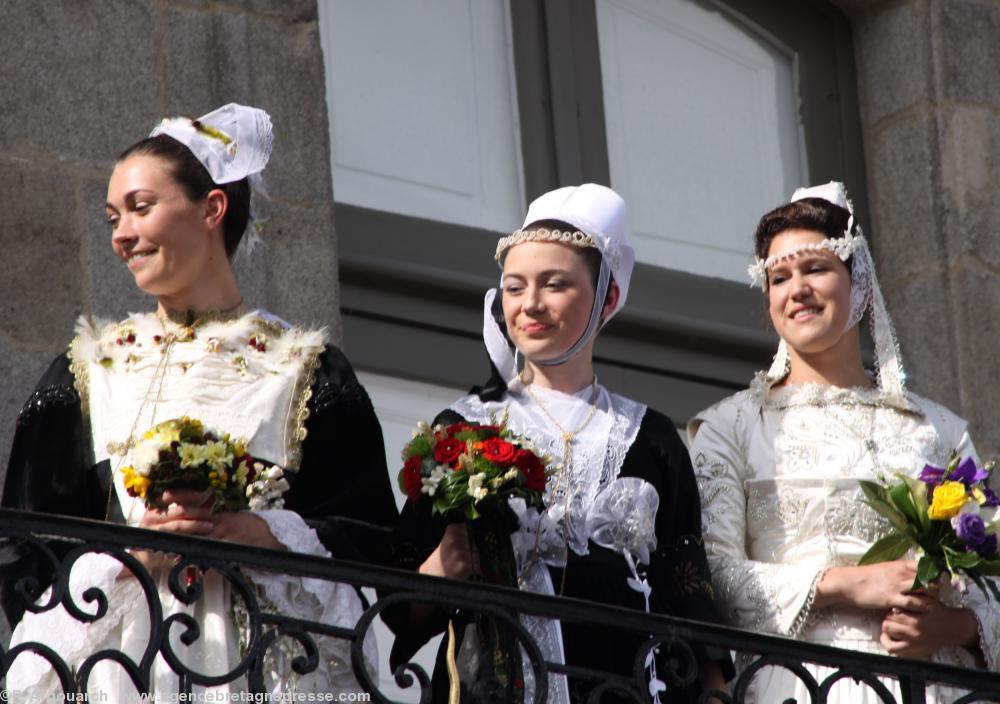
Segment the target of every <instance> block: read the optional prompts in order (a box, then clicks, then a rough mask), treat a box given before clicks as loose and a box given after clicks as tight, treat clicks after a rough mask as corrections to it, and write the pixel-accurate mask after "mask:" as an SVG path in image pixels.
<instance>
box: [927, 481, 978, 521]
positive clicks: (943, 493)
mask: <svg viewBox="0 0 1000 704" xmlns="http://www.w3.org/2000/svg"><path fill="white" fill-rule="evenodd" d="M967 499H968V495H967V493H966V488H965V484H963V483H962V482H942V483H941V484H940V485H939V486H938V487H937V488H936V489H935V490H934V500H933V501H932V502H931V505H930V508H928V509H927V516H928V518H930V519H931V520H932V521H947V520H948V519H949V518H951V517H952V516H955V515H957V514H958V512H959V510H960V509H961V508H962V506H964V505H965V502H966V500H967Z"/></svg>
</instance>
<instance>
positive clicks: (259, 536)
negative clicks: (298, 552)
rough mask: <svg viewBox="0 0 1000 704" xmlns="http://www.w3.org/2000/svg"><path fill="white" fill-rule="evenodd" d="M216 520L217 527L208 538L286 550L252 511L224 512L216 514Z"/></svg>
mask: <svg viewBox="0 0 1000 704" xmlns="http://www.w3.org/2000/svg"><path fill="white" fill-rule="evenodd" d="M214 520H215V527H214V528H213V529H212V530H211V531H210V532H209V533H207V534H206V535H205V537H206V538H215V539H216V540H228V541H229V542H231V543H242V544H243V545H256V546H257V547H259V548H268V549H270V550H284V549H285V546H284V545H282V544H281V543H279V542H278V540H277V539H276V538H275V537H274V535H272V534H271V529H270V528H269V527H268V525H267V522H266V521H265V520H264V519H263V518H261V517H260V516H257V515H255V514H254V513H252V512H251V511H223V512H222V513H219V514H216V515H215V517H214Z"/></svg>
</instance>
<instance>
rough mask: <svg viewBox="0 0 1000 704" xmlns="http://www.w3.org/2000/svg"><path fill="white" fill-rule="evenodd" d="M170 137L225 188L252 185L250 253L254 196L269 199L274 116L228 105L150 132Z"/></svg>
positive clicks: (162, 124) (176, 119)
mask: <svg viewBox="0 0 1000 704" xmlns="http://www.w3.org/2000/svg"><path fill="white" fill-rule="evenodd" d="M159 134H165V135H169V136H170V137H173V138H174V139H176V140H177V141H178V142H180V143H181V144H183V145H184V146H186V147H187V148H188V149H189V150H191V153H192V154H194V155H195V157H196V158H197V159H198V161H199V162H201V164H202V166H204V167H205V170H206V171H208V175H209V176H211V177H212V180H213V181H214V182H215V183H217V184H219V185H223V184H226V183H232V182H233V181H239V180H240V179H243V178H246V179H248V180H249V182H250V193H251V208H250V211H251V216H250V222H249V223H248V224H247V232H246V233H245V237H244V247H245V248H246V250H247V251H249V250H250V249H252V248H253V246H254V244H255V243H256V240H257V222H258V221H257V218H256V217H255V214H254V212H253V211H254V199H255V196H258V195H261V196H265V197H266V196H267V192H266V191H265V189H264V183H263V180H262V178H261V172H262V171H263V170H264V167H265V166H267V162H268V159H270V158H271V145H272V143H273V141H274V134H273V130H272V126H271V116H270V115H268V114H267V113H266V112H265V111H263V110H261V109H260V108H253V107H248V106H246V105H238V104H237V103H229V104H228V105H223V106H222V107H221V108H217V109H215V110H213V111H212V112H210V113H208V114H207V115H202V116H201V117H199V118H197V119H192V118H189V117H168V118H164V119H163V120H162V121H161V122H160V124H158V125H157V126H156V127H154V128H153V131H152V132H150V133H149V136H150V137H155V136H156V135H159Z"/></svg>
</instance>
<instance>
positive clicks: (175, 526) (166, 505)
mask: <svg viewBox="0 0 1000 704" xmlns="http://www.w3.org/2000/svg"><path fill="white" fill-rule="evenodd" d="M211 507H212V504H211V494H210V493H208V492H204V491H190V490H182V491H165V492H164V493H163V498H162V499H161V500H160V502H159V507H158V508H149V509H146V512H145V513H144V514H143V515H142V518H141V519H139V527H140V528H149V529H151V530H165V531H169V532H171V533H181V534H183V535H201V536H207V535H209V534H210V533H211V532H212V531H213V530H214V529H215V522H216V516H213V515H212V508H211ZM131 552H132V556H133V557H134V558H135V559H137V560H138V561H139V562H140V563H141V564H142V566H143V567H145V568H146V571H147V572H151V571H152V570H154V569H155V568H157V567H159V566H160V565H161V564H162V563H163V560H164V557H165V556H164V555H163V553H159V552H152V551H149V550H132V551H131ZM129 574H131V573H130V572H129V571H128V570H122V572H121V573H120V574H119V579H121V578H123V577H125V576H128V575H129Z"/></svg>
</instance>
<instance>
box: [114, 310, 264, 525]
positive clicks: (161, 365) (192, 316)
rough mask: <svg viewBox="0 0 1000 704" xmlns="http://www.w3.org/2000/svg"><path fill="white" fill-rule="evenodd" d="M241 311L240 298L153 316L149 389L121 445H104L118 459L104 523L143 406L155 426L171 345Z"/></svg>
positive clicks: (190, 338)
mask: <svg viewBox="0 0 1000 704" xmlns="http://www.w3.org/2000/svg"><path fill="white" fill-rule="evenodd" d="M244 307H245V306H244V304H243V299H242V298H240V300H239V303H237V304H236V305H235V306H232V307H230V308H227V309H226V310H221V311H217V310H211V311H204V312H203V313H201V314H196V313H195V312H194V311H193V310H186V311H166V312H165V313H163V312H159V311H158V312H157V314H156V317H157V318H158V319H159V321H160V327H161V328H163V335H162V336H160V335H157V336H155V337H154V340H155V342H156V343H157V344H158V345H159V346H160V359H159V361H158V362H157V365H156V368H155V369H154V370H153V375H152V377H150V379H149V386H148V387H147V388H146V393H144V394H143V396H142V402H141V403H140V404H139V410H138V411H137V412H136V414H135V419H134V420H133V421H132V427H131V428H130V429H129V433H128V437H127V438H126V439H125V441H124V442H109V443H108V453H109V454H111V455H119V459H118V461H117V462H116V463H115V465H114V466H113V467H112V469H111V480H110V481H109V482H108V500H107V503H106V505H105V509H104V519H105V520H108V517H109V516H110V515H111V506H112V501H113V497H114V491H115V475H116V474H117V472H118V471H119V469H121V466H122V464H123V463H124V462H125V458H126V457H127V456H128V452H129V450H131V449H133V448H134V447H136V446H137V445H138V444H139V439H138V438H136V434H135V433H136V429H137V428H138V426H139V420H140V419H141V418H142V413H143V411H145V410H146V406H147V404H150V403H152V414H151V416H150V419H149V425H150V427H153V426H155V425H156V408H157V406H158V405H159V403H160V401H161V400H162V399H163V384H164V382H165V381H166V378H167V369H168V367H169V366H170V353H171V351H172V350H173V347H174V343H175V342H191V341H192V340H194V339H195V329H196V328H197V327H198V326H199V325H202V324H204V323H208V322H212V321H218V320H231V319H233V318H234V317H238V316H239V315H241V314H242V313H243V308H244ZM171 328H173V329H171ZM154 387H155V389H156V395H155V397H154V396H153V389H154ZM132 507H133V508H134V507H135V504H133V505H132ZM131 513H132V512H131V510H130V511H129V516H126V517H125V519H126V523H127V522H128V519H129V518H130V517H131Z"/></svg>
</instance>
